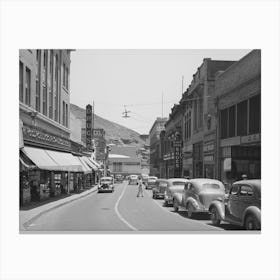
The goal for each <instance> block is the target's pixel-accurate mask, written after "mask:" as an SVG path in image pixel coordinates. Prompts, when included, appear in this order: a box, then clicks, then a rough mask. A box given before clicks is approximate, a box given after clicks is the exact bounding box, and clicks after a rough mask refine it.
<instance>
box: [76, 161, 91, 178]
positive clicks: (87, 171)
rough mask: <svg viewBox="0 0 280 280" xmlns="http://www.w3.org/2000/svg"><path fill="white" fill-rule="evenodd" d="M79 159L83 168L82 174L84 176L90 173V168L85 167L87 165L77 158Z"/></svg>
mask: <svg viewBox="0 0 280 280" xmlns="http://www.w3.org/2000/svg"><path fill="white" fill-rule="evenodd" d="M77 158H78V159H79V161H80V162H81V163H82V168H83V172H84V173H85V174H89V173H91V172H92V170H91V169H90V167H89V166H88V165H87V163H86V162H85V161H84V160H83V158H82V157H77Z"/></svg>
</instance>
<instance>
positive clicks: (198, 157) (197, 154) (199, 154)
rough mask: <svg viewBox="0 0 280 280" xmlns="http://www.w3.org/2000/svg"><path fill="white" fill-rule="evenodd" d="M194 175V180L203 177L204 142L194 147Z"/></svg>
mask: <svg viewBox="0 0 280 280" xmlns="http://www.w3.org/2000/svg"><path fill="white" fill-rule="evenodd" d="M193 175H194V178H202V177H203V142H199V143H196V144H194V145H193Z"/></svg>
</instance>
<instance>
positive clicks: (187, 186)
mask: <svg viewBox="0 0 280 280" xmlns="http://www.w3.org/2000/svg"><path fill="white" fill-rule="evenodd" d="M189 185H190V183H185V187H184V190H185V191H187V190H188V189H189Z"/></svg>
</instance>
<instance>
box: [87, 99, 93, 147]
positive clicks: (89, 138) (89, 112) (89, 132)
mask: <svg viewBox="0 0 280 280" xmlns="http://www.w3.org/2000/svg"><path fill="white" fill-rule="evenodd" d="M86 148H87V150H88V151H91V149H92V106H91V105H90V104H88V105H87V106H86Z"/></svg>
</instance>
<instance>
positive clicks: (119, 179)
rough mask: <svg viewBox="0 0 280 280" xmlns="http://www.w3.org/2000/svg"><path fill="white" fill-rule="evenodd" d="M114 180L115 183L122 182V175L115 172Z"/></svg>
mask: <svg viewBox="0 0 280 280" xmlns="http://www.w3.org/2000/svg"><path fill="white" fill-rule="evenodd" d="M115 182H116V183H122V182H123V175H121V174H117V175H116V176H115Z"/></svg>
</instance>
